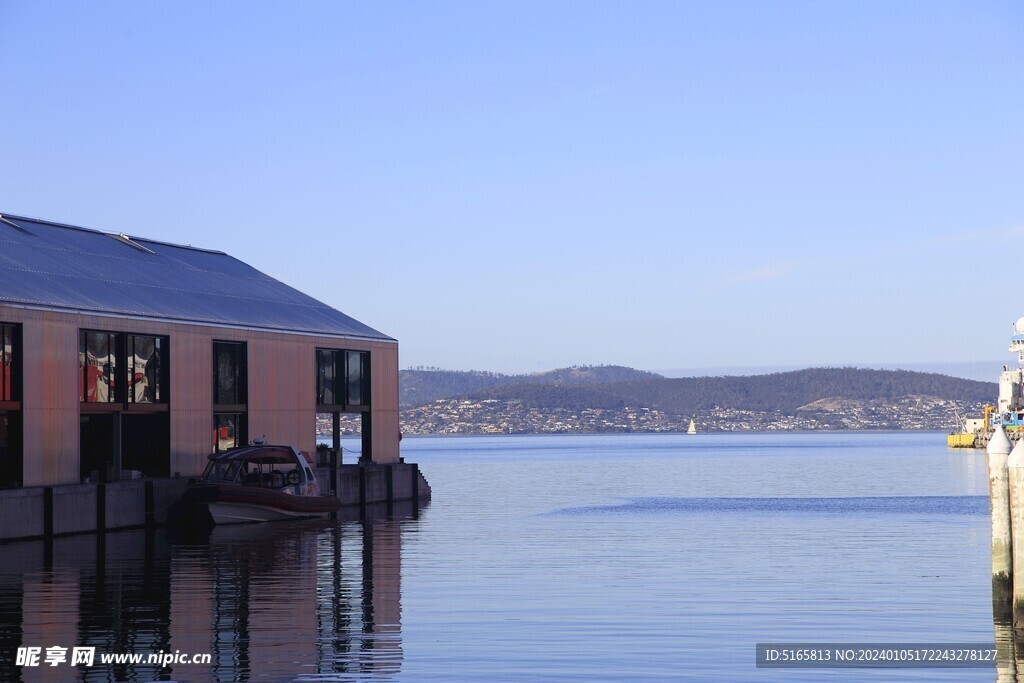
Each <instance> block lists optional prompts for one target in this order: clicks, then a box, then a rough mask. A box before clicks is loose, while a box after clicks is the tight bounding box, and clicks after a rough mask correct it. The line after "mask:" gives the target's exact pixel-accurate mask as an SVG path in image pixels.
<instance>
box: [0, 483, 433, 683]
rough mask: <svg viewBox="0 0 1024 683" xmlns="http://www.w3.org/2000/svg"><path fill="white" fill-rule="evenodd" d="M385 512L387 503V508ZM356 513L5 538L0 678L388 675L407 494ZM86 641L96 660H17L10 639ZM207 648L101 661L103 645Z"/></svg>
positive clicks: (127, 649)
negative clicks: (189, 658)
mask: <svg viewBox="0 0 1024 683" xmlns="http://www.w3.org/2000/svg"><path fill="white" fill-rule="evenodd" d="M389 513H390V514H389ZM366 517H367V518H366V519H365V521H362V522H359V521H336V522H335V521H327V520H323V521H321V520H315V521H313V520H311V521H305V522H290V523H281V524H264V525H239V526H229V527H218V528H216V529H214V530H212V531H211V532H209V533H206V534H204V535H202V536H198V537H195V536H193V537H188V536H181V535H176V534H175V533H174V532H170V531H165V530H158V531H156V532H155V533H148V534H147V533H146V532H145V531H144V530H139V531H127V532H119V533H111V534H107V535H106V537H105V538H104V537H96V536H79V537H71V538H60V539H56V540H54V541H53V542H52V544H49V545H48V544H45V543H43V542H41V541H38V542H29V543H17V544H10V545H7V546H4V548H3V555H4V560H3V562H2V563H0V680H2V681H26V682H27V681H49V680H53V681H63V680H69V679H78V680H84V681H149V680H172V679H173V680H186V681H187V680H212V681H246V680H250V679H256V678H265V679H267V680H303V679H306V678H308V679H316V680H320V681H356V680H392V679H393V677H394V676H395V675H396V674H398V673H399V672H400V670H401V665H402V637H401V548H402V544H401V539H402V530H403V527H408V526H409V525H415V524H416V521H415V519H414V515H413V510H412V509H411V506H409V507H407V508H406V509H403V508H402V506H401V505H400V504H397V503H396V504H394V508H393V509H390V510H389V509H388V508H386V507H384V506H382V507H381V509H379V510H372V509H369V510H368V511H367V515H366ZM52 646H59V647H66V648H68V658H69V659H70V653H71V648H73V647H95V648H96V653H97V654H96V657H97V660H96V663H95V665H94V666H93V667H78V668H77V669H76V670H75V671H72V669H71V667H70V665H69V664H68V663H63V664H60V665H58V666H56V667H50V666H46V665H45V662H41V666H37V667H18V666H17V665H16V662H15V656H16V652H17V649H18V648H19V647H41V648H43V650H42V657H41V659H44V658H45V654H46V648H48V647H52ZM175 652H179V653H186V654H189V655H192V654H209V655H211V663H209V664H172V665H169V666H167V667H163V668H161V667H160V666H159V665H157V664H140V665H128V664H115V665H103V664H101V663H100V661H99V656H100V654H101V653H113V654H119V653H137V654H142V655H144V656H147V655H149V654H155V653H175Z"/></svg>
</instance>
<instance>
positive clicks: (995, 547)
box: [987, 425, 1013, 601]
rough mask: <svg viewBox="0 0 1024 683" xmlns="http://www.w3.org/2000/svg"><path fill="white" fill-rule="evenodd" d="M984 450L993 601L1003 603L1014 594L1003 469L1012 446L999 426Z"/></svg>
mask: <svg viewBox="0 0 1024 683" xmlns="http://www.w3.org/2000/svg"><path fill="white" fill-rule="evenodd" d="M987 450H988V497H989V507H990V510H991V515H992V599H993V600H999V601H1006V600H1009V599H1011V596H1012V594H1013V541H1012V538H1013V536H1012V530H1011V528H1010V481H1009V473H1008V472H1007V467H1006V461H1007V459H1008V458H1009V455H1010V450H1011V446H1010V439H1008V438H1007V436H1006V432H1005V431H1004V430H1003V426H1002V425H999V426H998V427H996V431H995V433H994V434H992V439H991V440H990V441H989V442H988V449H987Z"/></svg>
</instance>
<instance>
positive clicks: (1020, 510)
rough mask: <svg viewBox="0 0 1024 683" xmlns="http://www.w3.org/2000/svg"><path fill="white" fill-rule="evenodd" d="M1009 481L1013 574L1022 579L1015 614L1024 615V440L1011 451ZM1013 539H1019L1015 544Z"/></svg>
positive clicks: (1015, 598) (1015, 590)
mask: <svg viewBox="0 0 1024 683" xmlns="http://www.w3.org/2000/svg"><path fill="white" fill-rule="evenodd" d="M1006 471H1007V480H1008V482H1009V487H1010V546H1011V551H1012V554H1013V573H1014V575H1015V576H1019V577H1021V579H1020V580H1019V581H1015V582H1014V586H1013V608H1014V612H1017V613H1018V614H1024V439H1020V440H1019V441H1017V445H1016V446H1014V447H1013V450H1012V451H1010V457H1008V458H1007V459H1006ZM1013 539H1017V542H1016V543H1014V542H1013Z"/></svg>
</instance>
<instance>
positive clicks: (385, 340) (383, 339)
mask: <svg viewBox="0 0 1024 683" xmlns="http://www.w3.org/2000/svg"><path fill="white" fill-rule="evenodd" d="M0 306H8V307H10V308H20V309H23V310H27V311H43V312H58V313H74V314H77V315H91V316H96V317H97V318H113V319H117V320H142V321H145V322H155V323H164V324H167V323H171V324H173V325H189V326H191V327H215V328H217V329H222V330H251V331H253V332H270V333H273V334H291V335H295V336H299V337H327V338H330V339H351V340H353V341H367V342H380V343H382V344H397V343H398V340H397V339H395V338H394V337H389V336H388V335H386V334H383V333H382V334H381V336H379V337H370V336H364V335H358V334H338V333H336V332H313V331H310V330H292V329H286V328H283V327H259V326H255V325H231V324H226V323H214V322H206V321H203V320H188V319H186V318H159V317H156V316H148V315H129V314H127V313H111V312H109V311H92V310H88V309H82V308H65V307H62V306H41V305H38V304H24V303H18V302H16V301H4V300H0Z"/></svg>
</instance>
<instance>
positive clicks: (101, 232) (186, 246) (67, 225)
mask: <svg viewBox="0 0 1024 683" xmlns="http://www.w3.org/2000/svg"><path fill="white" fill-rule="evenodd" d="M0 218H10V219H14V220H16V221H18V220H21V221H31V222H33V223H42V224H44V225H52V226H54V227H57V228H64V229H66V230H78V231H79V232H91V233H95V234H97V235H110V236H111V237H115V238H116V237H117V236H118V235H125V236H126V237H130V238H131V239H132V240H135V241H137V242H149V243H151V244H160V245H162V246H165V247H174V248H176V249H190V250H192V251H201V252H204V253H207V254H218V255H220V256H229V254H228V253H226V252H223V251H220V250H219V249H206V248H205V247H194V246H192V245H191V244H176V243H174V242H164V241H162V240H154V239H150V238H148V237H139V236H138V235H129V234H127V233H124V232H108V231H106V230H97V229H95V228H85V227H82V226H81V225H71V224H70V223H58V222H57V221H51V220H49V219H48V218H34V217H32V216H18V215H16V214H13V213H4V212H2V211H0Z"/></svg>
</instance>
